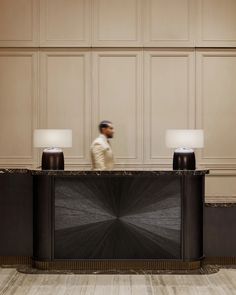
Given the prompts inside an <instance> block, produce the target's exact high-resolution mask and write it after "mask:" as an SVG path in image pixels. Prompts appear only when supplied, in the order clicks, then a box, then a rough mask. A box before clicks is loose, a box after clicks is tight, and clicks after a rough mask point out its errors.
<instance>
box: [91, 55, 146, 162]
mask: <svg viewBox="0 0 236 295" xmlns="http://www.w3.org/2000/svg"><path fill="white" fill-rule="evenodd" d="M141 57H142V54H141V53H140V52H133V51H127V52H124V51H123V52H94V53H93V69H94V74H93V77H94V87H93V91H94V93H93V120H94V121H93V136H94V137H95V136H97V134H98V131H97V125H98V123H99V121H101V120H103V119H107V120H111V121H112V122H113V123H114V126H115V137H114V139H113V140H112V141H111V143H112V146H113V151H114V154H115V158H116V162H117V163H118V164H137V163H142V115H141V110H142V109H141V105H142V80H141V77H142V76H141V75H142V66H141Z"/></svg>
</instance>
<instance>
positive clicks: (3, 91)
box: [0, 50, 38, 167]
mask: <svg viewBox="0 0 236 295" xmlns="http://www.w3.org/2000/svg"><path fill="white" fill-rule="evenodd" d="M37 87H38V85H37V53H36V52H32V51H24V52H21V51H9V50H8V51H0V134H1V135H0V165H1V166H4V165H7V166H8V167H9V166H16V165H17V166H23V167H30V166H31V165H32V164H33V163H34V162H35V156H36V155H35V152H34V151H33V148H32V131H33V129H34V128H36V126H37V109H36V103H37Z"/></svg>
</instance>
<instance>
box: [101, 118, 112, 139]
mask: <svg viewBox="0 0 236 295" xmlns="http://www.w3.org/2000/svg"><path fill="white" fill-rule="evenodd" d="M98 129H99V131H100V133H102V134H104V135H105V136H106V137H107V138H112V137H113V135H114V127H113V125H112V122H111V121H107V120H104V121H102V122H100V124H99V126H98Z"/></svg>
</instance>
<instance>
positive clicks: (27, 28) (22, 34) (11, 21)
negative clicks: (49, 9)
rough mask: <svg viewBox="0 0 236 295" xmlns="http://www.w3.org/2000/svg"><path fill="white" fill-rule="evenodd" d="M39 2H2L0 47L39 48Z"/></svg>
mask: <svg viewBox="0 0 236 295" xmlns="http://www.w3.org/2000/svg"><path fill="white" fill-rule="evenodd" d="M38 7H39V5H38V1H37V0H1V1H0V46H2V47H6V46H9V47H10V46H13V47H16V46H22V47H23V46H24V47H25V46H38V12H39V9H38Z"/></svg>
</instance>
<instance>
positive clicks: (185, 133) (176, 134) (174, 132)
mask: <svg viewBox="0 0 236 295" xmlns="http://www.w3.org/2000/svg"><path fill="white" fill-rule="evenodd" d="M166 146H167V147H169V148H203V146H204V133H203V130H202V129H169V130H167V131H166Z"/></svg>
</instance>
